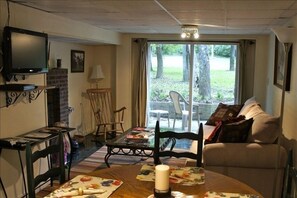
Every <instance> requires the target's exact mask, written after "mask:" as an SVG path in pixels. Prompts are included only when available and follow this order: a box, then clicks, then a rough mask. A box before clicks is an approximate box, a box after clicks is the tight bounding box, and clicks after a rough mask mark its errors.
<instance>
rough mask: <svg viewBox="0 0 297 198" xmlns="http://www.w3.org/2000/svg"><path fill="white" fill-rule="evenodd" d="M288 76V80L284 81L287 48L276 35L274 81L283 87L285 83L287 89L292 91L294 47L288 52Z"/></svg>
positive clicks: (276, 84)
mask: <svg viewBox="0 0 297 198" xmlns="http://www.w3.org/2000/svg"><path fill="white" fill-rule="evenodd" d="M287 64H288V67H287V70H288V71H287V76H286V82H284V74H285V49H284V45H283V44H282V43H281V42H279V40H278V39H277V37H275V57H274V78H273V83H274V85H275V86H277V87H279V88H280V89H282V87H283V84H285V90H286V91H290V81H291V67H292V47H291V48H290V50H289V52H288V61H287Z"/></svg>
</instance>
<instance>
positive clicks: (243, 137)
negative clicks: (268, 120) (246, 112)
mask: <svg viewBox="0 0 297 198" xmlns="http://www.w3.org/2000/svg"><path fill="white" fill-rule="evenodd" d="M253 121H254V120H253V118H250V119H248V120H241V121H239V122H234V123H227V124H226V123H224V122H222V129H221V132H220V135H219V138H218V141H217V142H223V143H243V142H246V141H247V138H248V136H249V131H250V129H251V126H252V124H253Z"/></svg>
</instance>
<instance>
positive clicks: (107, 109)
mask: <svg viewBox="0 0 297 198" xmlns="http://www.w3.org/2000/svg"><path fill="white" fill-rule="evenodd" d="M87 93H88V95H89V98H90V102H91V106H92V109H93V113H94V117H95V121H96V125H97V131H96V136H98V135H99V133H100V132H102V133H104V138H105V140H106V137H107V133H109V132H124V127H123V124H124V110H125V109H126V107H122V108H120V109H118V110H114V108H113V105H112V97H111V89H110V88H102V89H88V90H87ZM101 126H102V127H103V130H102V131H101V130H100V127H101ZM118 127H119V128H118Z"/></svg>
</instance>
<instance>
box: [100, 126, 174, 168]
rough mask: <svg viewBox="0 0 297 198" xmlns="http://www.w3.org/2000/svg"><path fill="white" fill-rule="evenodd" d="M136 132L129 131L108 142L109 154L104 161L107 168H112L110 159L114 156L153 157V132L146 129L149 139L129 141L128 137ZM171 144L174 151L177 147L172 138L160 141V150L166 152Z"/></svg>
mask: <svg viewBox="0 0 297 198" xmlns="http://www.w3.org/2000/svg"><path fill="white" fill-rule="evenodd" d="M135 132H136V131H135V130H133V129H129V130H127V131H126V132H124V133H123V134H121V135H119V136H117V137H116V138H114V139H112V140H108V141H106V147H107V153H106V155H105V157H104V161H105V164H106V165H107V167H110V165H109V163H108V159H109V157H110V156H112V155H125V156H140V157H153V155H154V152H153V151H154V145H155V143H154V142H155V140H154V132H153V131H152V130H147V129H145V132H146V133H147V134H148V135H149V137H148V139H141V138H140V139H134V140H131V139H130V140H129V139H128V138H127V135H129V134H133V133H135ZM141 132H142V131H141ZM170 142H172V144H171V148H170V149H171V150H172V149H173V147H174V145H175V141H174V140H172V139H171V138H168V139H165V138H164V139H160V149H161V150H164V149H165V148H166V147H167V146H168V144H169V143H170Z"/></svg>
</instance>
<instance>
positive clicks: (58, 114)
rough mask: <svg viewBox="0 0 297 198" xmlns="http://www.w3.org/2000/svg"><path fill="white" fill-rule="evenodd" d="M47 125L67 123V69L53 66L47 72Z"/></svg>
mask: <svg viewBox="0 0 297 198" xmlns="http://www.w3.org/2000/svg"><path fill="white" fill-rule="evenodd" d="M47 86H49V87H51V86H52V87H53V88H51V89H48V90H47V107H48V126H53V125H54V124H55V123H56V122H65V123H67V124H68V123H69V106H68V70H67V69H61V68H58V69H57V68H55V69H51V70H49V72H48V73H47Z"/></svg>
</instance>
